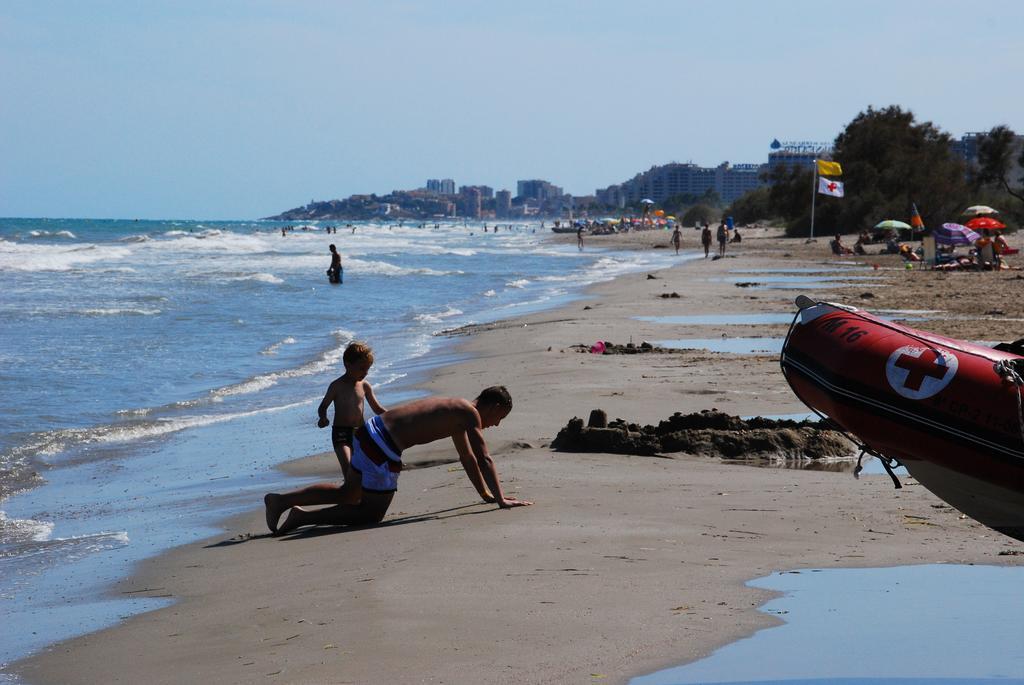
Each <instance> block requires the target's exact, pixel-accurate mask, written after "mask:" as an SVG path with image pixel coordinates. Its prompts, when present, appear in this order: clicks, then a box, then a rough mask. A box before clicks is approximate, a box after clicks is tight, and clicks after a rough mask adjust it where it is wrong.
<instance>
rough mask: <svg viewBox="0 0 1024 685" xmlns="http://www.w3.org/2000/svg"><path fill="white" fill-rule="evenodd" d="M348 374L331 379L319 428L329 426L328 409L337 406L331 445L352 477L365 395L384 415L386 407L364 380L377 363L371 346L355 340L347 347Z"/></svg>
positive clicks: (321, 412) (377, 410) (322, 404)
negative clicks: (353, 456)
mask: <svg viewBox="0 0 1024 685" xmlns="http://www.w3.org/2000/svg"><path fill="white" fill-rule="evenodd" d="M341 359H342V362H344V364H345V373H344V375H342V376H339V377H338V378H335V379H334V380H333V381H331V384H330V385H328V386H327V392H326V393H325V394H324V399H323V401H322V402H320V406H319V407H318V408H317V414H318V415H319V417H320V418H319V420H318V421H317V424H316V425H317V427H319V428H326V427H327V426H328V425H329V424H330V423H331V422H330V420H329V419H328V418H327V408H328V407H329V406H330V405H331V404H333V405H334V426H333V427H332V428H331V444H332V445H333V446H334V454H335V455H337V457H338V464H339V465H340V466H341V472H342V474H343V475H344V476H345V480H348V471H349V464H351V463H352V436H353V435H354V434H355V430H356V428H358V427H359V426H360V425H362V423H363V398H366V401H367V402H369V403H370V408H371V409H373V413H374V414H383V413H384V412H385V411H387V410H386V409H384V407H382V406H381V405H380V403H379V402H378V401H377V398H376V397H375V396H374V394H373V388H371V387H370V384H369V383H367V382H366V381H365V380H364V379H365V378H366V374H367V373H369V371H370V367H371V366H373V350H371V349H370V346H369V345H366V344H364V343H361V342H354V343H352V344H350V345H349V346H348V347H346V348H345V354H344V355H342V358H341Z"/></svg>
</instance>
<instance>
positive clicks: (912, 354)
mask: <svg viewBox="0 0 1024 685" xmlns="http://www.w3.org/2000/svg"><path fill="white" fill-rule="evenodd" d="M957 366H959V362H958V361H957V358H956V355H954V354H953V353H952V352H949V351H948V350H941V349H938V348H934V347H918V346H915V345H904V346H903V347H900V348H899V349H897V350H894V351H893V353H892V354H890V355H889V360H888V361H887V362H886V364H885V377H886V379H887V380H888V381H889V386H890V387H891V388H892V389H893V390H895V391H896V392H898V393H899V394H900V395H903V396H904V397H907V398H909V399H912V400H923V399H925V398H927V397H931V396H932V395H934V394H936V393H938V392H939V391H940V390H942V389H943V388H945V387H946V386H947V385H949V382H950V381H951V380H953V376H955V375H956V369H957Z"/></svg>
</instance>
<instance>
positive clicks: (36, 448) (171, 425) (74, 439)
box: [2, 401, 306, 462]
mask: <svg viewBox="0 0 1024 685" xmlns="http://www.w3.org/2000/svg"><path fill="white" fill-rule="evenodd" d="M304 404H306V401H301V402H293V403H291V404H286V405H282V406H279V407H266V408H262V409H253V410H251V411H243V412H229V413H224V414H198V415H194V416H180V417H175V418H154V419H130V420H127V421H123V422H120V423H109V424H102V425H99V426H91V427H89V428H63V429H59V430H54V431H48V432H46V433H40V434H36V435H35V436H33V439H32V440H30V441H29V442H27V443H26V444H24V445H21V446H19V447H16V448H15V449H14V450H12V451H11V452H10V453H9V454H8V455H5V457H6V458H5V459H3V460H2V461H3V462H6V461H14V460H19V459H23V458H24V457H25V456H26V455H39V456H43V457H53V456H55V455H58V454H61V453H62V452H66V451H67V450H70V449H73V448H76V447H82V446H85V445H113V444H120V443H128V442H136V441H139V440H147V439H152V438H159V437H162V436H164V435H169V434H171V433H177V432H179V431H183V430H187V429H189V428H202V427H203V426H210V425H213V424H217V423H225V422H227V421H234V420H236V419H241V418H246V417H250V416H257V415H260V414H267V413H272V412H278V411H283V410H286V409H291V408H293V407H298V406H302V405H304Z"/></svg>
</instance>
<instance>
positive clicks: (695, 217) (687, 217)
mask: <svg viewBox="0 0 1024 685" xmlns="http://www.w3.org/2000/svg"><path fill="white" fill-rule="evenodd" d="M721 215H722V210H720V209H718V208H717V207H709V206H708V205H694V206H693V207H690V208H689V209H688V210H686V213H685V214H683V216H682V217H680V223H682V225H683V226H695V225H696V224H697V223H698V222H699V223H702V224H704V223H707V224H710V223H713V222H717V221H718V220H719V218H720V217H721Z"/></svg>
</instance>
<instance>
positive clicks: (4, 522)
mask: <svg viewBox="0 0 1024 685" xmlns="http://www.w3.org/2000/svg"><path fill="white" fill-rule="evenodd" d="M52 534H53V523H52V522H50V521H36V520H34V519H12V518H8V516H7V513H6V512H4V511H0V543H2V544H4V545H10V544H18V543H21V542H45V541H46V540H49V539H50V536H51V535H52ZM0 556H2V553H0Z"/></svg>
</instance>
